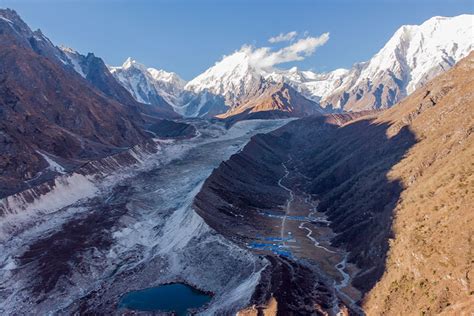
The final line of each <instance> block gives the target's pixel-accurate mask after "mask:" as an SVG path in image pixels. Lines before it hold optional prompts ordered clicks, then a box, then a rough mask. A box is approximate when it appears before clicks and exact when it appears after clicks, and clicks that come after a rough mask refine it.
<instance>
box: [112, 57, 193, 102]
mask: <svg viewBox="0 0 474 316" xmlns="http://www.w3.org/2000/svg"><path fill="white" fill-rule="evenodd" d="M109 69H110V72H111V73H112V74H113V75H114V76H115V78H116V79H117V80H118V81H119V82H120V83H121V84H122V85H123V86H124V87H125V88H126V89H127V90H128V91H129V92H130V93H131V94H132V96H133V97H134V98H135V99H136V100H137V101H139V102H141V103H146V104H152V105H155V104H157V103H160V102H162V100H165V101H166V102H167V103H169V104H170V105H171V106H173V108H175V107H176V106H178V105H179V104H180V100H179V99H180V97H181V93H182V92H183V88H184V85H185V83H186V82H185V81H184V80H183V79H181V78H180V77H179V76H178V75H177V74H176V73H174V72H166V71H164V70H157V69H154V68H146V67H145V66H144V65H143V64H140V63H139V62H137V61H136V60H133V59H132V58H130V57H129V58H127V60H126V61H125V62H124V63H123V65H122V66H119V67H109Z"/></svg>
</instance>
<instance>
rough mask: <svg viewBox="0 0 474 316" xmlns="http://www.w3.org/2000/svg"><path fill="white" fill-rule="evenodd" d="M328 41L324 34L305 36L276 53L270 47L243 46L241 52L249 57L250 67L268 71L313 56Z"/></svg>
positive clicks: (326, 34) (327, 36)
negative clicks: (279, 65) (276, 66)
mask: <svg viewBox="0 0 474 316" xmlns="http://www.w3.org/2000/svg"><path fill="white" fill-rule="evenodd" d="M328 40H329V33H324V34H321V35H320V36H318V37H311V36H307V37H305V38H302V39H299V40H297V41H296V42H294V43H292V44H291V45H289V46H286V47H283V48H281V49H279V50H276V51H274V50H272V48H271V47H261V48H255V47H252V46H249V45H244V46H243V47H242V48H241V51H244V52H245V53H246V54H247V55H248V56H249V59H250V63H251V65H252V66H254V67H256V68H259V69H269V68H272V67H273V66H275V65H278V64H283V63H287V62H291V61H299V60H303V59H305V58H306V57H308V56H311V55H312V54H314V52H315V51H316V48H318V47H320V46H322V45H324V44H326V42H327V41H328Z"/></svg>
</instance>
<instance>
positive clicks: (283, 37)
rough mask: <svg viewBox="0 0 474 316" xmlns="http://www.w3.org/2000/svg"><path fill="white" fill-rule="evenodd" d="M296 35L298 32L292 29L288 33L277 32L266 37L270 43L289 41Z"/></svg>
mask: <svg viewBox="0 0 474 316" xmlns="http://www.w3.org/2000/svg"><path fill="white" fill-rule="evenodd" d="M296 35H298V33H297V32H295V31H293V32H288V33H286V34H283V33H280V34H278V35H277V36H274V37H270V38H269V39H268V41H269V42H270V43H279V42H287V41H291V40H292V39H293V38H295V37H296Z"/></svg>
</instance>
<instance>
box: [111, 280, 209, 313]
mask: <svg viewBox="0 0 474 316" xmlns="http://www.w3.org/2000/svg"><path fill="white" fill-rule="evenodd" d="M211 298H212V296H210V295H208V294H206V293H204V292H201V291H199V290H196V289H195V288H193V287H191V286H189V285H186V284H181V283H175V284H166V285H161V286H158V287H152V288H148V289H143V290H138V291H132V292H128V293H126V294H125V295H124V296H123V297H122V298H121V300H120V302H119V308H127V309H130V310H136V311H162V312H175V313H177V314H178V315H179V316H184V315H187V314H188V310H189V309H192V308H199V307H202V306H204V305H205V304H207V303H208V302H209V301H210V300H211Z"/></svg>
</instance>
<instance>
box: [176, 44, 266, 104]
mask: <svg viewBox="0 0 474 316" xmlns="http://www.w3.org/2000/svg"><path fill="white" fill-rule="evenodd" d="M262 84H264V80H263V76H262V73H261V72H260V71H258V70H257V69H256V68H255V67H253V66H252V65H251V62H250V55H249V53H248V51H247V50H246V49H245V48H242V49H241V50H239V51H237V52H234V53H233V54H231V55H229V56H224V57H223V58H222V60H221V61H219V62H217V63H216V64H215V65H214V66H212V67H211V68H209V69H207V70H206V71H205V72H204V73H202V74H200V75H199V76H197V77H196V78H194V79H193V80H191V81H190V82H188V83H187V84H186V86H185V89H186V90H188V91H192V92H194V93H196V94H198V93H201V92H203V91H207V92H209V93H212V94H215V95H220V96H223V97H224V99H225V102H226V104H227V105H228V106H230V107H233V106H235V105H237V104H239V103H242V102H243V101H245V99H248V98H249V97H250V96H253V95H254V94H255V93H256V92H257V91H258V90H259V89H260V87H261V85H262Z"/></svg>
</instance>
